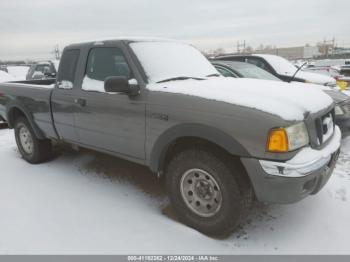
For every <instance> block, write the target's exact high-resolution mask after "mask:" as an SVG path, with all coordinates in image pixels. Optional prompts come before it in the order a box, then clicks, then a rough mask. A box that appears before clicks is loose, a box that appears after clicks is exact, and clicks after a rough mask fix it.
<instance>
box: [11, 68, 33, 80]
mask: <svg viewBox="0 0 350 262" xmlns="http://www.w3.org/2000/svg"><path fill="white" fill-rule="evenodd" d="M7 70H8V71H9V74H10V75H12V76H14V77H15V78H16V79H17V80H26V76H27V73H28V70H29V66H8V67H7Z"/></svg>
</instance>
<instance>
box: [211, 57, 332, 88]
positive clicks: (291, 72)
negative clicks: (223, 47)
mask: <svg viewBox="0 0 350 262" xmlns="http://www.w3.org/2000/svg"><path fill="white" fill-rule="evenodd" d="M215 60H226V61H239V62H246V63H250V64H254V65H256V66H258V67H260V68H262V69H264V70H266V71H268V72H270V73H271V74H273V75H274V76H276V77H278V78H279V79H281V80H283V81H285V82H290V81H296V82H303V83H313V84H318V85H324V86H328V87H337V82H336V80H335V79H334V78H333V77H330V76H327V75H322V74H317V73H312V72H307V71H303V70H298V68H296V67H295V66H294V65H293V64H292V63H291V62H289V61H288V60H287V59H285V58H283V57H280V56H277V55H265V54H253V55H229V56H219V57H216V58H215Z"/></svg>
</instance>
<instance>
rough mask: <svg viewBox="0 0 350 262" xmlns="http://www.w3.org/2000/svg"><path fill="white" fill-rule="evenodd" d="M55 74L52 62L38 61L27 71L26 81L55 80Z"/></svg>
mask: <svg viewBox="0 0 350 262" xmlns="http://www.w3.org/2000/svg"><path fill="white" fill-rule="evenodd" d="M56 74H57V69H56V67H55V64H54V63H53V62H52V61H40V62H36V63H34V64H32V65H31V66H30V68H29V70H28V73H27V76H26V79H27V80H36V79H47V78H55V77H56Z"/></svg>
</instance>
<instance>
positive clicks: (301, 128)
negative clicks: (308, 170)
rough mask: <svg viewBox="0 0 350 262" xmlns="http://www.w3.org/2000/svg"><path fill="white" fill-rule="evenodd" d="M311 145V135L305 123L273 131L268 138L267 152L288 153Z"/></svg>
mask: <svg viewBox="0 0 350 262" xmlns="http://www.w3.org/2000/svg"><path fill="white" fill-rule="evenodd" d="M307 144H309V135H308V133H307V129H306V126H305V124H304V122H300V123H298V124H295V125H292V126H289V127H286V128H277V129H272V130H271V131H270V133H269V136H268V141H267V150H268V151H270V152H288V151H293V150H295V149H298V148H301V147H303V146H305V145H307Z"/></svg>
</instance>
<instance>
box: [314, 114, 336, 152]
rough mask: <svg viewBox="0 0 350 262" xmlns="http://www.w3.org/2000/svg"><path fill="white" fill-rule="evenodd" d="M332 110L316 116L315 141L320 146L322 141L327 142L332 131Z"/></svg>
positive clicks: (333, 115) (333, 124) (333, 125)
mask: <svg viewBox="0 0 350 262" xmlns="http://www.w3.org/2000/svg"><path fill="white" fill-rule="evenodd" d="M334 117H335V113H334V110H332V111H330V112H328V113H327V114H325V115H323V116H321V117H318V118H316V120H315V125H316V133H317V138H318V139H317V143H318V145H319V146H321V145H322V144H323V143H325V142H327V141H328V139H329V138H330V137H331V136H332V134H333V132H334V127H335V123H334Z"/></svg>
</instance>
